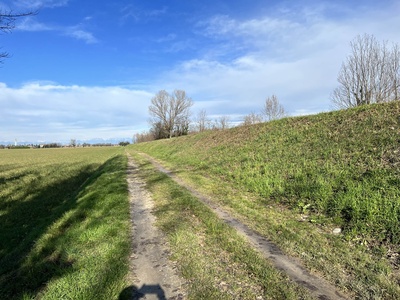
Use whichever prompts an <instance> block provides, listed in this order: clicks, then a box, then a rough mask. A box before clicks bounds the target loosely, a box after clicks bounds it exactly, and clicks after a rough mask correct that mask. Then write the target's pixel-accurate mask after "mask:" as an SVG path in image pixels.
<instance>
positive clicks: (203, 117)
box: [195, 109, 211, 132]
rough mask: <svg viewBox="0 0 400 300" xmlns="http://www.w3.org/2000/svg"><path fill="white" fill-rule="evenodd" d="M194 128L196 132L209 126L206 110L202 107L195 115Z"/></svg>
mask: <svg viewBox="0 0 400 300" xmlns="http://www.w3.org/2000/svg"><path fill="white" fill-rule="evenodd" d="M195 122H196V130H197V131H198V132H203V131H205V130H207V129H209V128H210V126H211V121H210V120H209V119H208V118H207V112H206V111H205V110H204V109H203V110H201V111H199V113H198V114H197V117H196V120H195Z"/></svg>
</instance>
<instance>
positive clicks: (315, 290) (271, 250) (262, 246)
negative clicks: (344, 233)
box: [142, 154, 347, 300]
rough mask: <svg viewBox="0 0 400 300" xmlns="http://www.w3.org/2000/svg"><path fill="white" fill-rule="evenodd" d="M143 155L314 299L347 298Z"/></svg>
mask: <svg viewBox="0 0 400 300" xmlns="http://www.w3.org/2000/svg"><path fill="white" fill-rule="evenodd" d="M142 155H143V156H145V157H146V158H147V159H149V160H150V161H151V162H152V163H153V165H154V166H155V167H156V168H157V169H158V170H159V171H160V172H163V173H165V174H167V175H168V176H169V177H171V178H172V179H173V180H174V181H175V182H177V183H178V184H179V185H181V186H182V187H184V188H186V189H187V190H189V191H190V192H191V193H192V194H193V195H194V196H195V197H197V198H198V199H199V200H200V201H202V202H203V203H204V204H205V205H207V206H208V207H210V208H211V209H212V210H213V211H214V212H215V213H216V214H217V215H218V217H219V218H221V219H222V220H223V221H224V222H225V223H227V224H229V225H230V226H232V227H233V228H235V229H236V230H237V232H238V233H239V234H241V235H242V236H244V237H245V238H246V239H247V240H248V241H249V243H250V244H251V245H252V246H253V247H254V248H255V249H257V250H258V251H259V252H260V253H261V254H263V255H264V256H265V257H266V258H267V259H268V260H269V261H270V262H271V263H272V264H273V265H274V266H275V267H276V268H277V269H279V270H281V271H282V272H284V273H286V274H287V275H288V276H289V277H290V278H291V279H292V280H293V281H294V282H296V283H298V284H300V285H302V286H304V287H305V288H307V289H308V290H309V291H310V293H311V294H312V295H313V296H315V297H316V298H317V299H323V300H328V299H332V300H333V299H347V297H345V296H344V295H343V294H342V293H340V292H339V291H338V290H337V289H336V288H335V287H334V286H333V285H331V284H330V283H329V282H327V281H326V280H324V279H323V278H320V277H317V276H316V275H313V274H311V273H310V272H309V271H308V270H306V269H305V268H304V267H303V266H302V265H301V263H300V262H298V261H297V260H295V259H294V258H291V257H288V256H286V255H285V254H284V253H283V252H282V251H281V250H280V249H279V247H277V246H276V245H275V244H273V243H272V242H270V241H269V240H268V239H266V238H265V237H263V236H261V235H259V234H258V233H257V232H256V231H254V230H252V229H251V228H249V227H248V226H247V225H245V224H243V223H241V222H240V221H239V220H237V219H235V218H233V217H232V216H231V215H230V214H229V213H227V212H226V211H224V210H223V209H222V208H220V207H218V206H217V205H216V204H215V203H213V202H212V201H211V200H209V199H208V198H207V197H205V196H204V195H202V194H200V193H199V192H198V191H196V190H194V189H193V188H191V187H190V186H188V185H187V184H186V183H185V182H183V181H182V180H181V179H180V178H179V177H178V176H176V175H174V174H173V173H172V172H170V171H168V170H166V169H165V168H164V167H163V166H161V165H160V164H159V163H158V162H157V161H156V160H155V159H154V158H152V157H151V156H148V155H146V154H142Z"/></svg>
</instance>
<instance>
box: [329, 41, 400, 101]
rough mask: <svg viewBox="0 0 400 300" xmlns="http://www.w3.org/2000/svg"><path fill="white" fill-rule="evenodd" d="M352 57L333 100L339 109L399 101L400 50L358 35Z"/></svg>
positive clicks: (344, 64) (352, 45)
mask: <svg viewBox="0 0 400 300" xmlns="http://www.w3.org/2000/svg"><path fill="white" fill-rule="evenodd" d="M350 47H351V54H350V55H349V56H348V57H347V60H346V61H345V62H344V63H343V64H342V67H341V69H340V71H339V75H338V82H339V86H338V87H337V88H336V89H334V91H333V93H332V95H331V100H332V102H333V104H334V105H335V106H336V107H338V108H349V107H356V106H360V105H364V104H370V103H380V102H388V101H393V100H398V99H399V90H400V50H399V46H398V45H397V44H394V45H393V46H392V47H391V48H389V47H388V45H387V42H382V43H380V42H378V41H377V40H376V38H375V37H374V36H373V35H368V34H364V35H362V36H360V35H359V36H357V37H356V38H355V39H354V40H353V41H351V42H350Z"/></svg>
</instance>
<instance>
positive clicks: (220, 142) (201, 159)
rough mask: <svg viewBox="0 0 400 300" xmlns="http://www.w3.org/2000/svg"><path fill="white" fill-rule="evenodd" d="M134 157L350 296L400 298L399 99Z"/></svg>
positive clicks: (160, 145)
mask: <svg viewBox="0 0 400 300" xmlns="http://www.w3.org/2000/svg"><path fill="white" fill-rule="evenodd" d="M130 151H131V152H132V153H140V152H144V153H147V154H149V155H151V156H153V157H156V158H157V159H158V160H159V161H160V162H162V163H163V164H164V165H165V166H167V167H169V168H170V169H172V170H173V171H174V172H176V173H177V174H178V175H179V176H180V177H182V178H183V179H184V180H186V181H187V182H188V183H190V185H192V186H193V187H195V188H196V189H199V190H201V191H202V192H203V193H205V194H207V195H208V196H209V197H210V198H212V199H213V200H214V201H216V202H218V203H219V204H220V205H222V206H224V207H225V208H227V209H229V210H230V211H231V212H232V214H233V215H235V216H236V217H238V218H240V219H241V220H242V221H243V222H245V223H246V224H248V225H249V226H251V227H252V228H254V229H255V230H257V231H258V232H260V233H261V234H263V235H265V236H266V237H268V238H270V239H271V240H273V241H274V242H276V243H277V244H279V245H280V247H281V248H282V249H283V250H284V251H285V252H286V253H288V254H290V255H294V256H296V257H298V259H300V260H301V261H303V263H304V264H305V265H306V266H307V268H309V269H311V270H312V271H314V272H316V273H318V274H320V275H321V276H323V277H325V278H327V279H328V280H329V281H331V282H332V283H334V284H335V285H336V286H337V287H339V288H340V289H341V290H342V291H344V292H346V293H347V294H348V295H350V296H351V297H354V298H358V299H400V272H399V266H400V259H399V250H400V247H399V243H400V102H399V101H397V102H392V103H387V104H380V105H371V106H364V107H359V108H356V109H350V110H346V111H336V112H330V113H323V114H319V115H314V116H307V117H297V118H286V119H282V120H278V121H273V122H269V123H264V124H257V125H252V126H243V127H237V128H233V129H230V130H227V131H209V132H204V133H200V134H196V135H192V136H187V137H181V138H173V139H170V140H161V141H156V142H150V143H143V144H137V145H134V146H132V147H131V148H130ZM151 184H153V183H151V182H150V183H149V186H151ZM335 228H340V229H341V230H342V232H341V234H339V235H335V234H333V233H332V231H333V229H335ZM172 237H173V234H172Z"/></svg>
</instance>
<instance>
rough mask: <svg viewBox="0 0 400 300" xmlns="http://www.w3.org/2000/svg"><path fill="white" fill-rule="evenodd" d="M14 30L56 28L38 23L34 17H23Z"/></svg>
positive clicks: (49, 29)
mask: <svg viewBox="0 0 400 300" xmlns="http://www.w3.org/2000/svg"><path fill="white" fill-rule="evenodd" d="M16 30H21V31H52V30H56V28H55V27H53V26H50V25H46V24H44V23H40V22H39V21H37V20H36V19H35V18H30V17H27V18H24V19H22V20H21V22H20V23H18V25H17V27H16Z"/></svg>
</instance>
